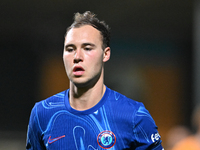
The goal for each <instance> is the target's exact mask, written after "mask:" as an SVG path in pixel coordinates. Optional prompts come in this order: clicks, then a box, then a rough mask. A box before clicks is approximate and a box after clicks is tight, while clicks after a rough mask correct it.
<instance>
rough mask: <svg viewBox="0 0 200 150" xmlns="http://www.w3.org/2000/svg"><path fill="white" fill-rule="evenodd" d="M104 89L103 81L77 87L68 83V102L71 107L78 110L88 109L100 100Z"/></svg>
mask: <svg viewBox="0 0 200 150" xmlns="http://www.w3.org/2000/svg"><path fill="white" fill-rule="evenodd" d="M105 90H106V87H105V85H104V84H103V81H102V82H100V83H99V82H97V83H96V84H95V85H94V86H92V87H77V86H75V85H74V84H73V83H70V92H69V103H70V105H71V107H72V108H74V109H76V110H79V111H83V110H87V109H90V108H92V107H93V106H95V105H96V104H97V103H98V102H99V101H100V100H101V98H102V97H103V95H104V93H105Z"/></svg>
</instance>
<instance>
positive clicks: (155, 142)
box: [26, 11, 163, 150]
mask: <svg viewBox="0 0 200 150" xmlns="http://www.w3.org/2000/svg"><path fill="white" fill-rule="evenodd" d="M74 19H75V20H74V23H73V24H72V25H71V26H70V27H69V28H68V29H67V32H66V36H65V42H64V52H63V60H64V65H65V69H66V73H67V75H68V77H69V79H70V88H69V89H68V90H66V91H63V92H61V93H58V94H56V95H54V96H52V97H50V98H47V99H46V100H43V101H41V102H38V103H36V104H35V106H34V108H33V109H32V112H31V116H30V121H29V127H28V135H27V145H26V149H27V150H100V149H112V150H123V149H132V150H147V149H148V150H162V149H163V148H162V146H161V139H160V135H159V133H158V131H157V126H156V125H155V122H154V120H153V119H152V117H151V115H150V114H149V112H148V111H147V110H146V109H145V107H144V105H143V104H142V103H139V102H136V101H134V100H131V99H129V98H127V97H125V96H124V95H122V94H120V93H118V92H115V91H113V90H111V89H109V88H108V87H106V86H105V85H104V63H105V62H107V61H108V60H109V58H110V47H109V46H110V45H109V41H110V32H109V27H108V26H107V25H106V24H105V22H102V21H99V20H98V19H97V18H96V16H95V14H93V13H91V12H89V11H87V12H85V13H83V14H80V13H76V15H75V18H74Z"/></svg>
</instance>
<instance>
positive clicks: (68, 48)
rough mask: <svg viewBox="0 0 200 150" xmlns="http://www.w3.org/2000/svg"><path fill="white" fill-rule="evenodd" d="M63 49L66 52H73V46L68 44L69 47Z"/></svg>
mask: <svg viewBox="0 0 200 150" xmlns="http://www.w3.org/2000/svg"><path fill="white" fill-rule="evenodd" d="M65 50H66V51H67V52H73V51H74V47H71V46H69V47H66V48H65Z"/></svg>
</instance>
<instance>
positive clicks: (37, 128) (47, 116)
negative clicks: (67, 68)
mask: <svg viewBox="0 0 200 150" xmlns="http://www.w3.org/2000/svg"><path fill="white" fill-rule="evenodd" d="M68 95H69V89H68V90H66V91H63V92H61V93H58V94H56V95H54V96H52V97H50V98H47V99H46V100H43V101H40V102H38V103H36V104H35V106H34V107H33V109H32V112H31V116H30V120H29V126H28V132H27V144H26V149H27V150H102V149H110V150H129V149H131V150H162V146H161V139H160V135H159V133H158V131H157V126H156V125H155V122H154V120H153V119H152V117H151V115H150V114H149V112H148V111H147V109H146V108H145V107H144V105H143V104H142V103H140V102H137V101H134V100H132V99H129V98H127V97H126V96H124V95H122V94H120V93H118V92H116V91H113V90H111V89H109V88H108V87H106V91H105V94H104V96H103V98H102V99H101V100H100V101H99V103H98V104H97V105H95V106H94V107H92V108H91V109H88V110H85V111H77V110H75V109H73V108H72V107H71V106H70V104H69V100H68Z"/></svg>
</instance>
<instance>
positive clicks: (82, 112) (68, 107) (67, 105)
mask: <svg viewBox="0 0 200 150" xmlns="http://www.w3.org/2000/svg"><path fill="white" fill-rule="evenodd" d="M69 90H70V89H68V90H67V91H66V93H65V97H64V103H65V107H66V109H67V110H68V111H69V112H71V113H73V114H76V115H87V114H91V113H93V112H95V111H97V110H98V109H99V108H100V107H101V106H102V105H103V104H104V103H105V101H106V99H107V98H108V95H109V92H110V90H109V88H107V87H106V91H105V93H104V95H103V97H102V98H101V100H100V101H99V102H98V103H97V104H96V105H95V106H93V107H91V108H90V109H87V110H83V111H79V110H76V109H74V108H72V107H71V105H70V103H69Z"/></svg>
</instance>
